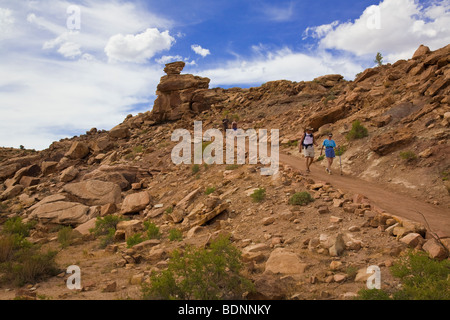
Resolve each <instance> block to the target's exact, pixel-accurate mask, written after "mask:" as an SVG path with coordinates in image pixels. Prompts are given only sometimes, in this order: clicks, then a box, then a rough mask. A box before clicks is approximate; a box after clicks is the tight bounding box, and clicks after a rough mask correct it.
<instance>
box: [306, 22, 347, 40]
mask: <svg viewBox="0 0 450 320" xmlns="http://www.w3.org/2000/svg"><path fill="white" fill-rule="evenodd" d="M338 24H339V21H333V22H332V23H330V24H323V25H321V26H317V27H308V28H306V30H305V32H304V33H303V40H304V39H306V38H308V37H312V38H315V39H320V38H322V37H324V36H325V35H326V34H327V33H329V32H331V31H332V30H333V29H334V28H335V27H336V26H337V25H338Z"/></svg>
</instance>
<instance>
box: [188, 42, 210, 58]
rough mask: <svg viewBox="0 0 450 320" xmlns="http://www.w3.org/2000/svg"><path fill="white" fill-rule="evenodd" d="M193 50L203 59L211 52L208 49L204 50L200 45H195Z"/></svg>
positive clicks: (192, 47)
mask: <svg viewBox="0 0 450 320" xmlns="http://www.w3.org/2000/svg"><path fill="white" fill-rule="evenodd" d="M191 49H192V50H193V51H194V52H195V53H196V54H198V55H200V56H202V57H203V58H204V57H206V56H207V55H210V54H211V52H210V51H209V50H208V49H203V48H202V47H201V46H200V45H198V44H193V45H192V46H191Z"/></svg>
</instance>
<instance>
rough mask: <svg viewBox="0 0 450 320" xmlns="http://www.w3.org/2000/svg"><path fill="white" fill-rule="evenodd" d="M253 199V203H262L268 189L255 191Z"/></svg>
mask: <svg viewBox="0 0 450 320" xmlns="http://www.w3.org/2000/svg"><path fill="white" fill-rule="evenodd" d="M250 197H252V199H253V202H261V201H263V200H264V198H265V197H266V189H264V188H259V189H256V190H255V191H253V193H252V194H251V195H250Z"/></svg>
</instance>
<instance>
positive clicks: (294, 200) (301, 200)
mask: <svg viewBox="0 0 450 320" xmlns="http://www.w3.org/2000/svg"><path fill="white" fill-rule="evenodd" d="M313 201H314V199H313V197H312V196H311V194H309V193H308V192H306V191H303V192H297V193H295V194H293V195H292V197H291V198H290V199H289V204H291V205H296V206H298V205H300V206H304V205H307V204H308V203H310V202H313Z"/></svg>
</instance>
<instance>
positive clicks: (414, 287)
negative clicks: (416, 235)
mask: <svg viewBox="0 0 450 320" xmlns="http://www.w3.org/2000/svg"><path fill="white" fill-rule="evenodd" d="M391 272H392V275H393V276H394V277H397V278H400V281H401V282H402V289H401V290H399V291H397V292H395V293H394V299H397V300H450V291H449V290H448V288H450V277H449V274H450V260H443V261H437V260H433V259H430V258H429V257H428V255H427V254H426V253H425V252H422V251H419V252H416V253H414V252H413V251H410V252H409V253H408V255H406V256H405V257H403V258H400V259H399V260H398V261H397V262H396V263H394V265H393V266H392V267H391Z"/></svg>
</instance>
